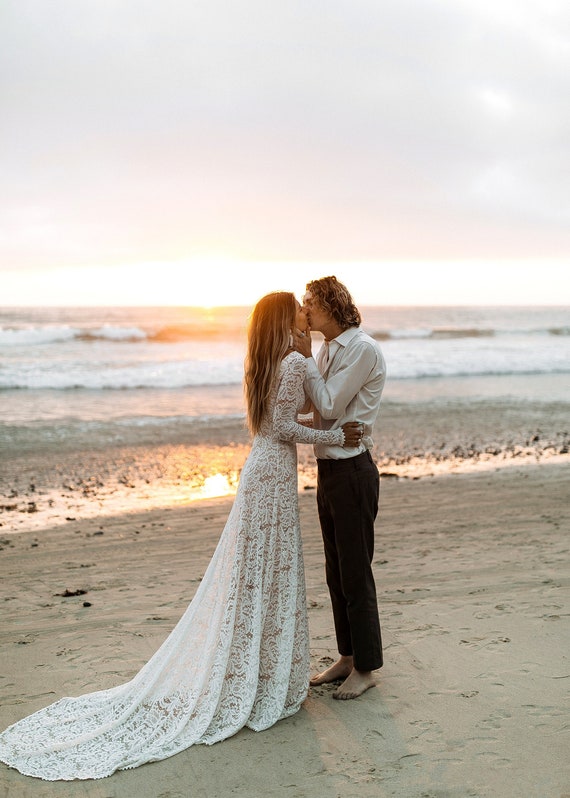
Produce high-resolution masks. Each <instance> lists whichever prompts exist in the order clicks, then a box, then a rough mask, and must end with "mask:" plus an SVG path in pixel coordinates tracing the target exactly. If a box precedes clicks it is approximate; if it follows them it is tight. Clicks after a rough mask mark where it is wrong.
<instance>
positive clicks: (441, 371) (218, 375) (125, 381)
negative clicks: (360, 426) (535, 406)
mask: <svg viewBox="0 0 570 798" xmlns="http://www.w3.org/2000/svg"><path fill="white" fill-rule="evenodd" d="M525 374H528V375H548V374H570V365H560V364H558V365H557V364H553V363H548V364H543V365H530V366H529V364H528V363H526V364H525V363H523V362H521V363H515V364H510V365H507V364H505V365H499V364H488V365H483V364H481V363H479V364H468V365H467V364H465V363H448V364H442V363H439V364H435V363H434V364H425V363H424V364H420V363H409V362H408V363H393V364H390V363H389V364H388V380H422V379H445V378H456V377H459V378H469V377H500V376H516V375H525ZM242 381H243V370H241V369H240V368H238V367H237V366H236V368H234V369H233V370H231V371H229V372H223V371H221V370H217V371H215V372H210V373H203V372H199V371H194V372H193V373H190V374H188V373H186V374H178V375H176V374H174V373H172V372H170V373H163V374H161V375H158V374H156V373H152V372H146V373H145V372H140V373H138V374H136V373H132V374H121V373H114V374H112V373H107V374H101V373H97V372H91V373H84V374H79V373H75V374H70V373H68V372H55V373H54V372H38V371H36V372H35V373H33V374H28V375H9V374H7V373H5V372H4V373H0V392H6V391H20V390H22V391H26V390H31V391H34V390H49V391H76V390H87V391H118V392H119V391H144V390H153V389H159V390H167V391H170V390H183V389H185V388H214V387H216V388H219V387H223V386H236V385H241V384H242Z"/></svg>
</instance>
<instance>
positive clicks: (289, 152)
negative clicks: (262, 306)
mask: <svg viewBox="0 0 570 798" xmlns="http://www.w3.org/2000/svg"><path fill="white" fill-rule="evenodd" d="M0 79H1V96H2V103H1V107H2V110H1V121H0V159H1V179H0V270H2V271H4V272H5V273H6V272H7V271H9V270H18V272H20V274H21V272H22V271H23V270H38V269H49V268H52V267H69V268H74V269H78V268H81V267H91V268H93V267H96V268H100V269H101V273H102V274H103V273H104V272H105V271H107V272H109V268H108V267H111V266H114V267H117V266H122V265H125V264H131V265H132V264H136V263H139V262H142V261H144V262H155V261H159V262H162V263H164V262H169V261H181V260H184V259H186V258H190V259H195V258H199V257H200V256H201V255H204V254H205V255H208V256H209V257H210V258H211V257H220V256H222V257H226V258H239V259H242V260H246V261H247V260H248V259H254V260H255V259H257V260H263V261H273V260H278V261H279V260H280V261H296V260H301V261H307V262H310V261H319V262H327V261H338V262H355V261H361V262H364V261H368V262H383V261H390V262H394V261H415V262H417V261H426V262H430V261H438V260H459V261H460V260H462V259H473V258H475V259H479V260H483V261H484V260H487V259H488V260H491V261H497V262H500V261H501V260H502V259H505V260H510V261H513V260H514V261H516V260H518V259H527V260H531V261H532V260H535V261H539V262H540V261H545V260H551V261H553V262H556V263H569V260H568V258H569V256H570V7H569V5H568V2H563V1H562V0H561V1H560V2H558V0H439V1H438V0H336V1H335V0H327V1H326V2H324V1H322V0H321V2H319V1H318V0H303V1H302V2H301V0H286V1H285V2H280V3H275V2H271V0H245V1H244V2H239V0H200V1H199V0H193V1H189V0H160V2H157V0H150V1H149V0H49V2H47V0H2V3H1V4H0ZM562 273H563V270H561V271H560V274H561V275H562ZM12 276H13V275H12ZM7 278H9V275H7V274H4V279H3V280H2V279H1V275H0V291H1V292H2V293H3V296H0V304H2V302H4V303H6V302H7V301H8V300H9V297H7V296H6V291H7V290H9V281H7Z"/></svg>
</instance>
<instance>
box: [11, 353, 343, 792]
mask: <svg viewBox="0 0 570 798" xmlns="http://www.w3.org/2000/svg"><path fill="white" fill-rule="evenodd" d="M305 370H306V362H305V359H304V358H303V357H302V356H301V355H299V354H298V353H296V352H293V353H291V354H290V355H288V356H287V357H286V358H285V359H284V360H283V364H282V367H281V371H280V375H279V379H278V381H277V384H276V386H275V387H274V390H273V394H272V397H271V402H270V410H271V412H270V413H269V414H268V416H267V418H266V420H265V422H264V424H263V426H262V430H261V432H260V433H259V434H258V435H256V436H255V438H254V439H253V442H252V447H251V451H250V454H249V457H248V459H247V461H246V463H245V465H244V468H243V471H242V474H241V478H240V484H239V487H238V492H237V494H236V498H235V501H234V504H233V506H232V509H231V511H230V514H229V516H228V520H227V522H226V525H225V527H224V530H223V532H222V535H221V537H220V540H219V543H218V546H217V548H216V551H215V552H214V555H213V557H212V559H211V561H210V564H209V566H208V568H207V570H206V573H205V575H204V578H203V579H202V582H201V583H200V586H199V588H198V590H197V592H196V595H195V596H194V598H193V600H192V602H191V603H190V605H189V606H188V608H187V610H186V611H185V613H184V615H183V616H182V618H181V619H180V621H179V622H178V624H177V625H176V626H175V628H174V629H173V631H172V632H171V633H170V635H169V636H168V638H167V639H166V640H165V641H164V643H163V644H162V645H161V647H160V648H159V649H158V651H157V652H156V653H155V654H154V655H153V657H152V658H151V659H150V660H149V661H148V662H147V663H146V665H144V666H143V668H142V669H141V670H140V671H139V672H138V673H137V675H136V676H135V677H134V678H133V679H132V680H131V681H129V682H127V683H126V684H122V685H119V686H117V687H113V688H111V689H109V690H102V691H98V692H94V693H89V694H87V695H83V696H79V697H77V698H62V699H60V700H59V701H56V702H55V703H54V704H51V705H50V706H48V707H45V708H44V709H41V710H39V711H38V712H35V713H34V714H33V715H29V716H28V717H26V718H23V719H22V720H20V721H18V722H17V723H15V724H14V725H12V726H10V727H9V728H8V729H6V730H5V731H4V732H3V733H2V734H1V735H0V761H2V762H4V763H6V764H8V765H10V766H11V767H14V768H16V769H18V770H19V771H20V772H21V773H24V774H26V775H30V776H36V777H38V778H41V779H44V780H47V781H55V780H60V779H61V780H71V779H96V778H102V777H104V776H109V775H110V774H111V773H113V772H114V771H115V770H119V769H125V768H133V767H137V766H138V765H141V764H143V763H145V762H150V761H154V760H159V759H165V758H166V757H169V756H172V755H173V754H176V753H178V752H179V751H182V750H184V749H185V748H188V747H189V746H191V745H193V744H196V743H206V744H212V743H215V742H218V741H220V740H223V739H225V738H227V737H230V736H231V735H233V734H235V733H236V732H237V731H239V729H241V728H242V727H244V726H248V727H249V728H251V729H253V730H255V731H261V730H262V729H267V728H268V727H270V726H272V725H273V724H274V723H276V722H277V721H278V720H280V719H281V718H284V717H286V716H288V715H291V714H293V713H295V712H297V710H298V709H299V708H300V706H301V704H302V702H303V701H304V699H305V697H306V695H307V690H308V684H309V633H308V624H307V608H306V596H305V580H304V570H303V555H302V547H301V531H300V525H299V508H298V496H297V452H296V446H295V443H296V442H298V441H299V442H304V443H315V442H323V443H342V442H343V437H344V436H343V432H342V430H328V431H322V430H313V429H310V428H308V427H305V426H302V425H301V424H298V423H297V413H298V411H299V409H300V408H301V407H302V406H303V404H304V401H305V396H304V392H303V380H304V376H305Z"/></svg>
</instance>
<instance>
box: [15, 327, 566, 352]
mask: <svg viewBox="0 0 570 798" xmlns="http://www.w3.org/2000/svg"><path fill="white" fill-rule="evenodd" d="M363 329H365V330H366V331H367V332H368V333H369V334H370V335H371V336H372V337H373V338H374V339H375V340H377V341H380V342H382V341H399V340H402V341H405V340H408V341H410V340H432V341H438V340H439V341H444V340H453V339H466V338H497V337H504V336H508V337H513V336H532V337H534V336H542V337H544V336H546V337H550V336H555V337H564V336H570V327H567V326H559V327H547V328H529V329H523V328H521V329H510V330H502V329H493V328H487V327H417V328H402V329H386V330H383V329H370V328H368V329H367V328H366V326H364V327H363ZM243 338H244V328H243V327H240V326H231V327H230V326H227V325H225V326H221V327H219V328H216V327H209V326H202V325H200V324H196V323H193V324H170V325H165V326H162V327H158V328H156V329H145V328H143V327H139V326H123V325H114V324H104V325H101V326H98V327H77V326H71V325H58V326H56V325H46V326H36V327H32V326H30V327H0V349H1V348H2V347H7V348H11V347H36V346H48V345H57V344H66V343H69V342H73V341H77V342H83V343H85V344H91V343H94V342H97V341H103V342H106V343H109V344H113V343H117V344H126V343H127V344H141V343H157V344H164V345H168V344H176V343H182V342H184V341H200V342H208V341H209V342H221V341H228V342H229V341H233V342H235V341H237V340H242V339H243Z"/></svg>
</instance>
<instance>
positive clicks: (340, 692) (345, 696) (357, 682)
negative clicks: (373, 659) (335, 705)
mask: <svg viewBox="0 0 570 798" xmlns="http://www.w3.org/2000/svg"><path fill="white" fill-rule="evenodd" d="M375 684H376V682H375V680H374V676H373V675H372V671H357V670H356V668H353V669H352V671H351V672H350V674H349V675H348V677H347V678H346V679H345V680H344V682H343V683H342V684H341V686H340V687H339V688H337V689H336V690H335V691H334V693H333V698H337V699H339V700H340V701H348V700H349V699H351V698H357V697H358V696H359V695H362V693H365V692H366V690H368V689H370V688H371V687H374V685H375Z"/></svg>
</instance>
